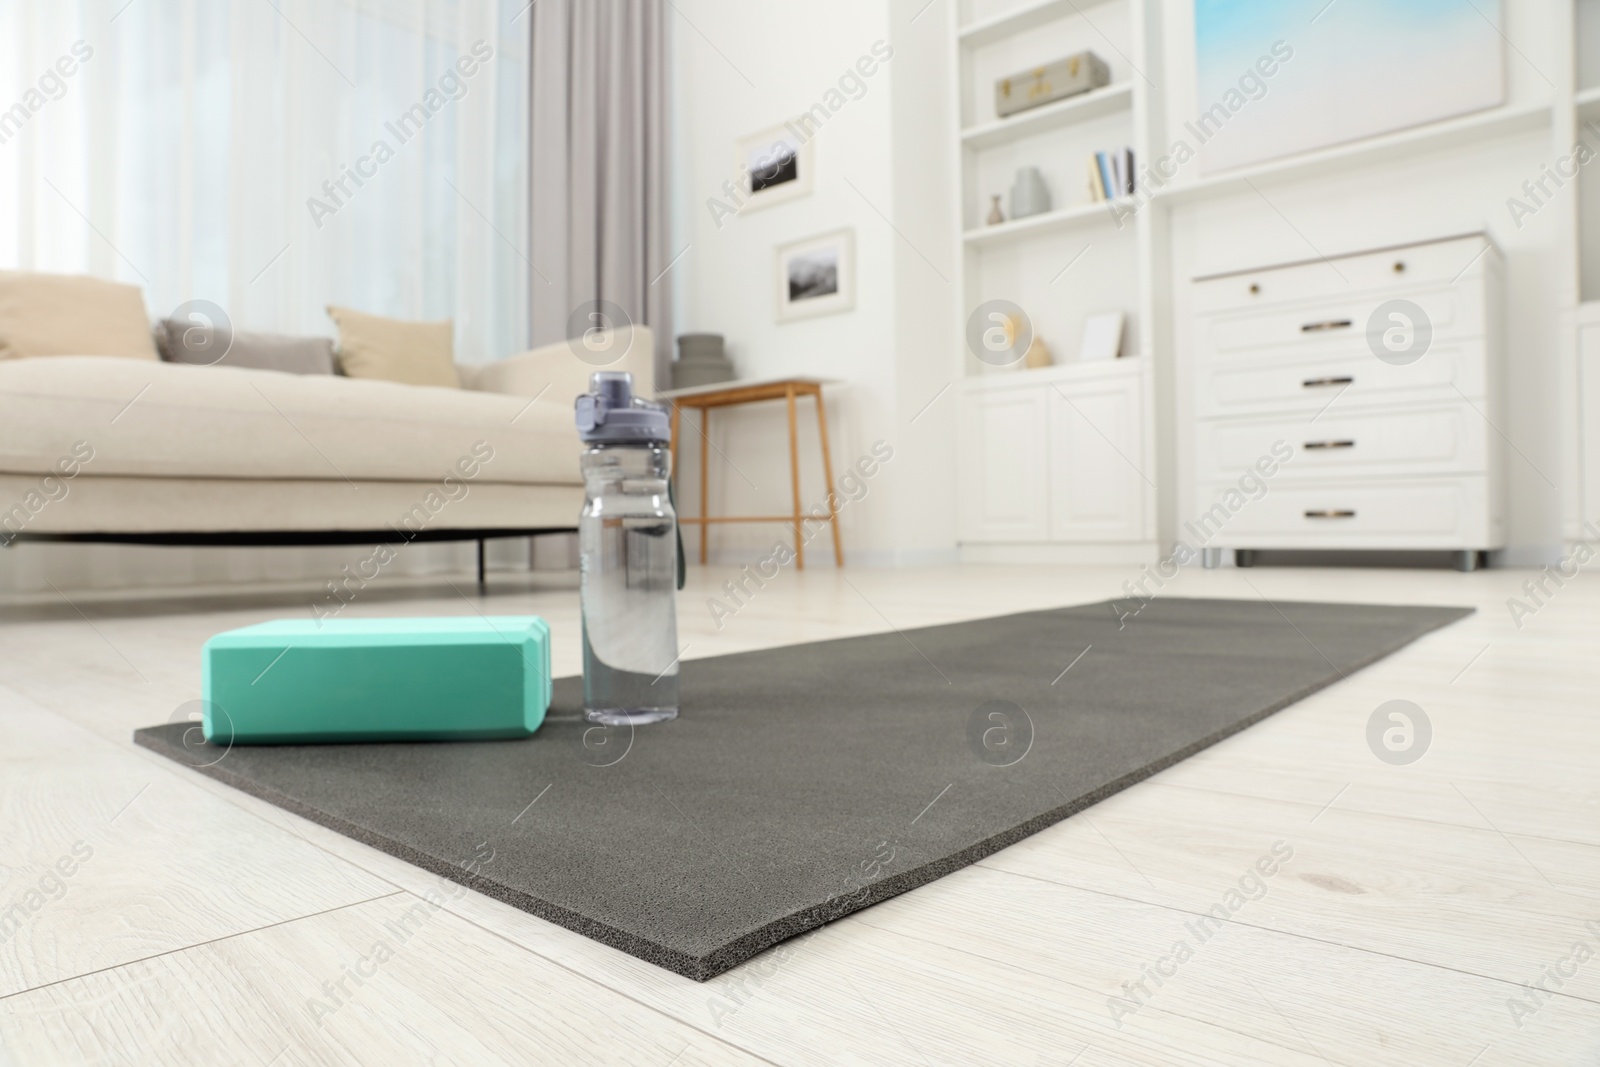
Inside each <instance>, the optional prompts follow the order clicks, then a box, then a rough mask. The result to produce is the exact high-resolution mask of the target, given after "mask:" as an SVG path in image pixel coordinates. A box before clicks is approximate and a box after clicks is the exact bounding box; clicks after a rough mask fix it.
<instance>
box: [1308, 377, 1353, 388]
mask: <svg viewBox="0 0 1600 1067" xmlns="http://www.w3.org/2000/svg"><path fill="white" fill-rule="evenodd" d="M1355 381H1356V380H1355V379H1354V378H1350V377H1342V378H1307V379H1306V380H1305V381H1303V382H1301V383H1300V384H1301V385H1302V386H1304V387H1305V388H1307V389H1322V388H1325V387H1327V386H1330V385H1354V384H1355Z"/></svg>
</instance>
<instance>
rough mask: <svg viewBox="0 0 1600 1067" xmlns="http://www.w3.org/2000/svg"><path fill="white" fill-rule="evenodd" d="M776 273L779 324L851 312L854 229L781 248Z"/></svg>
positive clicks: (854, 259)
mask: <svg viewBox="0 0 1600 1067" xmlns="http://www.w3.org/2000/svg"><path fill="white" fill-rule="evenodd" d="M775 274H776V278H775V281H776V284H777V289H776V292H775V294H774V295H775V296H776V298H777V310H778V321H779V322H793V321H795V320H796V319H808V318H812V317H813V316H816V315H832V314H835V313H836V312H840V311H850V310H852V309H854V308H855V306H856V232H855V230H853V229H848V228H846V229H843V230H835V231H833V232H832V233H825V234H821V235H819V236H817V237H808V238H806V239H805V240H804V241H794V242H792V243H790V244H786V245H781V246H780V247H779V248H778V255H777V264H776V271H775Z"/></svg>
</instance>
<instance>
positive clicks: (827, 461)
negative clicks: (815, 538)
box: [811, 388, 844, 567]
mask: <svg viewBox="0 0 1600 1067" xmlns="http://www.w3.org/2000/svg"><path fill="white" fill-rule="evenodd" d="M811 398H812V399H813V400H815V401H816V403H817V433H818V434H819V435H820V436H821V438H822V486H823V488H824V489H826V490H827V491H828V525H829V526H832V527H833V565H834V566H835V567H843V566H844V549H843V548H841V547H840V545H839V498H838V496H837V495H836V494H835V493H834V491H833V456H832V455H830V454H829V452H828V413H827V411H825V410H824V409H823V407H822V390H821V388H818V389H817V390H816V391H815V392H813V393H812V394H811Z"/></svg>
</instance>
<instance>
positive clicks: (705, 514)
mask: <svg viewBox="0 0 1600 1067" xmlns="http://www.w3.org/2000/svg"><path fill="white" fill-rule="evenodd" d="M710 452H711V409H710V408H701V409H700V566H702V567H704V566H705V565H706V557H707V553H708V552H709V549H708V548H707V545H708V539H709V538H710V536H711V524H710V523H709V522H707V521H706V520H707V519H709V518H710V517H711V504H710V500H711V491H710V488H709V486H710V482H709V481H708V480H707V472H708V470H709V469H710V466H711V464H710Z"/></svg>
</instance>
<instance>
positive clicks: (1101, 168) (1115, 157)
mask: <svg viewBox="0 0 1600 1067" xmlns="http://www.w3.org/2000/svg"><path fill="white" fill-rule="evenodd" d="M1088 171H1089V199H1090V200H1092V201H1094V202H1096V203H1099V202H1100V201H1102V200H1116V199H1118V198H1120V197H1124V196H1132V195H1133V193H1134V176H1133V149H1131V148H1123V149H1119V150H1116V151H1111V152H1096V153H1095V154H1094V155H1092V156H1090V157H1089V159H1088Z"/></svg>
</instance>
